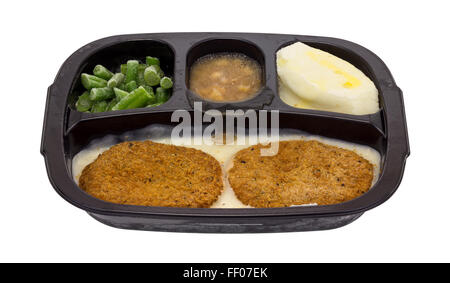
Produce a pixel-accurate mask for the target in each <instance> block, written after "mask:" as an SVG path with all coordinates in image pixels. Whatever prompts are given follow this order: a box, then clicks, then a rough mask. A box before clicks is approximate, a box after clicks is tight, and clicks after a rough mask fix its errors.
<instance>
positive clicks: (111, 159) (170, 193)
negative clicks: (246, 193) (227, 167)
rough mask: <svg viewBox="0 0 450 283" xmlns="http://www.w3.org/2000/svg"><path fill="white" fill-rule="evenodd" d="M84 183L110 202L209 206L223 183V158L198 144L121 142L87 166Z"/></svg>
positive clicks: (85, 189) (89, 192)
mask: <svg viewBox="0 0 450 283" xmlns="http://www.w3.org/2000/svg"><path fill="white" fill-rule="evenodd" d="M79 185H80V187H81V188H82V189H83V190H84V191H86V192H87V193H88V194H90V195H92V196H94V197H96V198H99V199H102V200H104V201H108V202H114V203H120V204H131V205H146V206H172V207H209V206H211V205H212V204H213V203H214V202H215V201H216V200H217V198H218V197H219V195H220V193H221V192H222V189H223V179H222V168H221V166H220V164H219V162H218V161H217V160H216V159H215V158H213V157H212V156H210V155H209V154H206V153H204V152H202V151H200V150H196V149H192V148H186V147H181V146H174V145H167V144H161V143H154V142H151V141H135V142H123V143H120V144H117V145H115V146H113V147H111V148H110V149H109V150H107V151H105V152H104V153H102V154H101V155H100V156H99V157H98V158H97V159H96V160H95V161H94V162H93V163H91V164H89V165H88V166H86V167H85V168H84V170H83V172H82V174H81V176H80V181H79Z"/></svg>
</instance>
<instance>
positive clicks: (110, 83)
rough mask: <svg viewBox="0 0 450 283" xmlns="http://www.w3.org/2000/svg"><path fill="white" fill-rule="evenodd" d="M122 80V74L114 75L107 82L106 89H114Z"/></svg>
mask: <svg viewBox="0 0 450 283" xmlns="http://www.w3.org/2000/svg"><path fill="white" fill-rule="evenodd" d="M124 80H125V75H124V74H122V73H117V74H114V76H112V77H111V79H109V81H108V87H110V88H114V87H116V86H118V85H120V84H121V83H123V82H124Z"/></svg>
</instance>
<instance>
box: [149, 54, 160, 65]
mask: <svg viewBox="0 0 450 283" xmlns="http://www.w3.org/2000/svg"><path fill="white" fill-rule="evenodd" d="M145 62H146V63H147V65H149V66H153V65H157V66H159V64H160V63H159V59H158V58H156V57H152V56H147V57H146V58H145Z"/></svg>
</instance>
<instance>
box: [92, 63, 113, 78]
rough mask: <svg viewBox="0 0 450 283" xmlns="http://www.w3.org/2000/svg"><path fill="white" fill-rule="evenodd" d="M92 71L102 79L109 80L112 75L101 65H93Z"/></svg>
mask: <svg viewBox="0 0 450 283" xmlns="http://www.w3.org/2000/svg"><path fill="white" fill-rule="evenodd" d="M93 73H94V76H97V77H99V78H102V79H104V80H109V79H110V78H112V76H113V75H114V74H113V73H112V72H111V71H110V70H108V69H106V68H105V67H103V66H102V65H97V66H95V67H94V71H93Z"/></svg>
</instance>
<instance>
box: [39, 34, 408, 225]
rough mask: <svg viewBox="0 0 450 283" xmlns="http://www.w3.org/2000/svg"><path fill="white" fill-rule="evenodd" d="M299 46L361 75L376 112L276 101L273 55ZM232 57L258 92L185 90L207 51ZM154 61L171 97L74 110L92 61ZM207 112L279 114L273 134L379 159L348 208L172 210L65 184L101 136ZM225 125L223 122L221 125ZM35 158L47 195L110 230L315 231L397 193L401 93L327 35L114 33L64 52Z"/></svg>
mask: <svg viewBox="0 0 450 283" xmlns="http://www.w3.org/2000/svg"><path fill="white" fill-rule="evenodd" d="M297 41H301V42H303V43H305V44H308V45H310V46H312V47H315V48H319V49H321V50H324V51H327V52H329V53H331V54H334V55H336V56H338V57H340V58H342V59H344V60H346V61H348V62H350V63H351V64H353V65H354V66H356V67H357V68H359V69H360V70H361V71H362V72H364V73H365V74H366V75H367V76H368V77H369V78H370V79H371V80H372V81H373V82H374V84H375V86H376V87H377V89H378V91H379V101H380V111H379V112H377V113H375V114H371V115H348V114H341V113H334V112H326V111H317V110H308V109H300V108H295V107H291V106H289V105H287V104H285V103H284V102H283V101H282V100H281V99H280V97H279V95H278V80H277V70H276V52H277V51H278V50H279V49H280V48H283V47H285V46H287V45H289V44H292V43H294V42H297ZM220 52H239V53H243V54H245V55H247V56H249V57H251V58H253V59H255V60H257V61H258V62H259V63H260V65H261V67H262V71H263V72H262V73H263V88H262V90H261V91H260V92H259V94H258V95H256V96H255V97H253V98H251V99H249V100H247V101H242V102H236V103H217V102H210V101H204V100H202V99H201V98H199V97H198V96H196V95H195V94H194V93H192V92H191V91H190V90H189V89H188V81H189V68H190V66H191V65H192V64H193V63H194V62H195V60H196V59H198V58H200V57H202V56H204V55H207V54H211V53H220ZM147 55H150V56H156V57H158V58H160V60H161V66H162V68H163V70H164V71H165V72H166V74H168V75H170V76H171V77H172V78H173V81H174V85H173V92H172V97H171V98H170V99H169V101H168V102H166V103H165V104H163V105H160V106H157V107H152V108H138V109H130V110H121V111H113V112H103V113H84V112H78V111H76V110H75V107H74V104H75V101H76V98H77V95H79V94H81V91H82V86H81V83H80V79H79V78H80V74H81V73H83V72H87V73H90V72H91V71H92V69H93V68H94V66H95V65H97V64H102V65H104V66H105V67H107V68H109V69H110V70H114V71H117V70H118V69H119V66H120V64H121V63H123V62H126V61H127V60H129V59H136V58H137V59H140V60H144V59H145V56H147ZM194 101H203V102H204V104H203V108H204V109H203V110H207V109H219V110H222V111H223V110H226V109H243V110H246V109H255V110H279V117H280V121H279V126H280V129H283V128H287V129H298V130H301V131H304V132H307V133H309V134H312V135H320V136H324V137H328V138H334V139H338V140H343V141H348V142H352V143H357V144H362V145H367V146H370V147H372V148H374V149H375V150H377V151H378V152H379V153H380V155H381V168H380V176H379V179H378V181H377V182H376V184H374V186H373V187H372V188H371V189H370V190H369V191H368V192H367V193H365V194H363V195H362V196H360V197H358V198H355V199H353V200H351V201H348V202H344V203H340V204H334V205H321V206H303V207H302V206H300V207H282V208H233V209H226V208H225V209H223V208H176V207H149V206H134V205H120V204H115V203H109V202H105V201H102V200H100V199H97V198H94V197H92V196H90V195H88V194H87V193H85V192H84V191H83V190H81V189H80V188H79V187H78V186H77V185H76V183H75V182H74V180H73V177H72V172H71V171H72V165H71V164H72V158H73V157H74V156H75V155H76V154H77V153H78V152H79V151H80V150H82V149H83V147H85V146H87V145H88V144H89V142H90V141H92V140H93V139H96V138H100V137H102V136H105V135H108V134H122V133H123V132H126V131H129V130H134V129H139V128H143V127H146V126H148V125H151V124H166V125H171V126H174V125H176V124H177V123H172V122H171V114H172V112H173V111H175V110H178V109H185V110H188V111H190V112H192V111H193V102H194ZM224 120H225V119H224ZM41 153H42V154H43V156H44V158H45V164H46V167H47V172H48V176H49V179H50V182H51V184H52V185H53V187H54V188H55V190H56V191H57V192H58V193H59V194H60V195H61V197H63V198H64V199H65V200H66V201H68V202H69V203H71V204H73V205H75V206H77V207H79V208H81V209H83V210H85V211H86V212H87V213H88V214H89V215H91V216H92V217H94V218H95V219H97V220H98V221H100V222H102V223H104V224H107V225H110V226H113V227H118V228H126V229H138V230H153V231H177V232H213V233H216V232H217V233H235V232H237V233H243V232H245V233H247V232H250V233H251V232H288V231H310V230H324V229H332V228H337V227H341V226H343V225H346V224H348V223H351V222H352V221H354V220H355V219H357V218H358V217H359V216H361V215H362V214H363V213H364V212H365V211H367V210H369V209H371V208H374V207H376V206H378V205H380V204H381V203H383V202H384V201H386V200H387V199H388V198H389V197H390V196H391V195H392V194H393V193H394V192H395V191H396V189H397V187H398V186H399V184H400V182H401V179H402V175H403V171H404V167H405V162H406V158H407V156H408V155H409V144H408V134H407V127H406V119H405V112H404V105H403V97H402V92H401V90H400V89H399V88H398V87H397V86H396V84H395V81H394V79H393V77H392V75H391V73H390V71H389V69H388V68H387V67H386V65H385V64H384V63H383V62H382V61H381V59H380V58H378V57H377V56H376V55H375V54H374V53H372V52H371V51H369V50H368V49H366V48H364V47H362V46H360V45H357V44H355V43H352V42H349V41H346V40H342V39H336V38H328V37H316V36H301V35H282V34H251V33H161V34H133V35H119V36H112V37H107V38H104V39H100V40H97V41H94V42H92V43H89V44H87V45H85V46H84V47H82V48H80V49H79V50H77V51H76V52H75V53H73V54H72V55H71V56H70V57H69V58H68V59H67V60H66V61H65V62H64V64H63V65H62V67H61V68H60V70H59V72H58V74H57V76H56V78H55V81H54V82H53V84H52V85H51V86H50V87H49V88H48V94H47V103H46V110H45V117H44V127H43V134H42V143H41Z"/></svg>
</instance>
